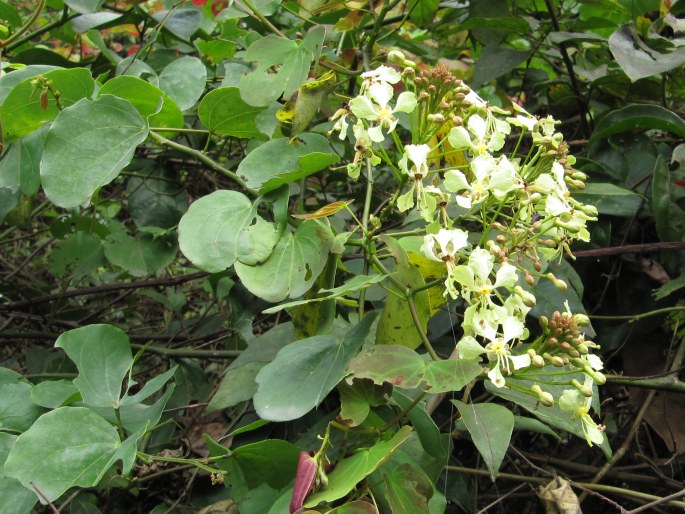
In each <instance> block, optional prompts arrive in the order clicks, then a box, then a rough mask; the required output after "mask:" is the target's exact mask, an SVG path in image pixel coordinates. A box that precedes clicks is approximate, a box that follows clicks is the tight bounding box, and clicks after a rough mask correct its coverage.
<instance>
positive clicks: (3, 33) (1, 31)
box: [0, 23, 10, 39]
mask: <svg viewBox="0 0 685 514" xmlns="http://www.w3.org/2000/svg"><path fill="white" fill-rule="evenodd" d="M9 35H10V29H8V28H7V27H6V26H5V25H3V24H2V23H0V39H5V38H7V37H8V36H9Z"/></svg>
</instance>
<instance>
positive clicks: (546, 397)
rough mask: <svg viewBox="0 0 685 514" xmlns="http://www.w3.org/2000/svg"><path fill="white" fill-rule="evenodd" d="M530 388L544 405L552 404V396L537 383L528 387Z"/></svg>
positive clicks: (549, 405)
mask: <svg viewBox="0 0 685 514" xmlns="http://www.w3.org/2000/svg"><path fill="white" fill-rule="evenodd" d="M530 390H531V391H533V392H534V393H535V395H536V396H537V397H538V401H539V402H540V403H541V404H542V405H544V406H545V407H551V406H552V405H554V396H552V395H551V394H550V393H547V392H545V391H543V390H542V388H541V387H540V386H539V385H537V384H535V385H534V386H532V387H531V388H530Z"/></svg>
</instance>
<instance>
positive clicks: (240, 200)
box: [178, 191, 276, 281]
mask: <svg viewBox="0 0 685 514" xmlns="http://www.w3.org/2000/svg"><path fill="white" fill-rule="evenodd" d="M254 219H255V208H254V207H253V206H252V202H250V200H249V199H248V198H247V197H246V196H245V195H243V194H242V193H238V192H237V191H215V192H213V193H211V194H209V195H207V196H203V197H202V198H200V199H199V200H197V201H196V202H194V203H193V204H192V205H191V206H190V209H188V212H187V213H186V214H185V215H184V216H183V218H181V223H180V224H179V227H178V242H179V245H180V247H181V251H182V252H183V254H184V255H185V256H186V257H187V258H188V259H190V261H191V262H192V263H193V264H195V266H197V267H198V268H200V269H203V270H205V271H208V272H210V273H218V272H219V271H223V270H225V269H226V268H228V267H230V266H232V265H233V264H234V263H235V262H236V259H237V258H238V257H239V256H240V258H242V259H245V260H247V261H248V262H252V263H254V260H255V259H254V257H255V255H253V254H251V253H250V252H249V251H247V252H246V248H245V245H249V246H250V248H251V249H253V251H257V252H258V255H256V257H262V258H264V254H265V251H264V248H265V247H268V246H271V248H273V245H274V244H275V243H276V240H275V239H276V233H275V231H274V230H273V228H272V229H271V231H270V232H269V231H268V230H264V229H261V230H260V231H259V232H258V233H256V234H253V235H255V236H256V237H257V238H258V241H255V240H254V239H252V238H250V237H249V236H245V235H243V232H244V231H245V230H246V229H247V228H248V227H250V224H251V223H252V221H253V220H254ZM257 220H258V221H259V222H260V223H265V222H264V221H263V220H262V219H261V218H259V217H257ZM269 226H271V225H269ZM246 237H247V239H245V238H246ZM257 242H258V243H260V244H259V245H256V243H257ZM255 247H257V249H256V250H255ZM248 250H249V248H248ZM266 256H267V257H268V254H267V255H266ZM263 278H264V279H265V280H268V281H271V280H272V278H273V277H263Z"/></svg>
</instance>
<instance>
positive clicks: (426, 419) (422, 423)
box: [392, 390, 448, 512]
mask: <svg viewBox="0 0 685 514" xmlns="http://www.w3.org/2000/svg"><path fill="white" fill-rule="evenodd" d="M392 400H393V402H395V403H396V404H397V405H398V406H399V407H400V409H402V411H403V412H406V413H407V417H408V418H409V421H411V424H412V426H413V427H414V430H415V431H416V435H418V436H419V440H420V441H421V446H422V447H423V449H424V450H425V451H426V453H427V454H428V455H430V456H431V457H435V458H436V459H440V460H443V461H444V460H445V459H447V452H448V446H447V445H445V444H443V443H444V442H445V440H444V439H443V438H442V437H441V436H440V429H439V428H438V427H437V425H436V424H435V422H434V421H433V419H432V418H431V416H430V414H428V413H427V412H426V402H419V403H418V404H416V405H412V404H413V402H414V400H413V399H412V398H409V397H408V396H406V395H404V394H402V393H401V392H399V391H397V390H395V391H393V393H392ZM429 497H430V496H429ZM393 512H394V511H393Z"/></svg>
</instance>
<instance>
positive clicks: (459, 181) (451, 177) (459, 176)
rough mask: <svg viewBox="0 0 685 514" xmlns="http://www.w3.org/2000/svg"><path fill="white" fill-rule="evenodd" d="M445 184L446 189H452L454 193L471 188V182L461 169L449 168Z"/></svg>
mask: <svg viewBox="0 0 685 514" xmlns="http://www.w3.org/2000/svg"><path fill="white" fill-rule="evenodd" d="M443 184H444V185H445V189H447V190H448V191H452V192H453V193H456V192H458V191H461V190H463V189H468V188H469V182H468V181H467V180H466V175H464V174H463V173H462V172H461V171H459V170H448V171H447V172H445V180H444V181H443Z"/></svg>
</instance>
